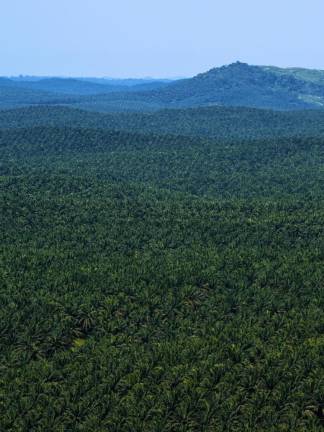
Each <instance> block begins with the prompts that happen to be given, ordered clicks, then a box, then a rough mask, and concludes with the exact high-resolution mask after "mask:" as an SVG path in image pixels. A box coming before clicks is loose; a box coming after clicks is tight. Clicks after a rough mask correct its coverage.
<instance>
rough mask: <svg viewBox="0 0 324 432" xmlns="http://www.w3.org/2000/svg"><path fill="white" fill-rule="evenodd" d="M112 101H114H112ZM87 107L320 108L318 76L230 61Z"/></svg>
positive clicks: (323, 99) (322, 90)
mask: <svg viewBox="0 0 324 432" xmlns="http://www.w3.org/2000/svg"><path fill="white" fill-rule="evenodd" d="M113 102H114V103H113ZM82 104H84V106H86V107H87V108H92V109H95V107H97V109H98V108H100V109H102V110H104V109H105V107H106V109H108V108H109V109H112V107H115V108H116V109H117V108H118V107H119V109H138V110H141V109H145V108H146V109H148V108H151V109H156V107H157V106H160V107H161V106H163V107H194V106H210V105H222V106H249V107H256V108H271V109H277V110H296V109H305V108H308V109H309V108H317V109H318V108H323V107H324V86H323V81H322V80H321V79H315V78H313V79H312V80H311V79H309V78H303V75H302V74H301V73H300V74H296V73H295V72H294V71H292V70H286V73H278V70H277V69H274V68H266V67H262V66H250V65H248V64H245V63H240V62H237V63H233V64H231V65H228V66H223V67H220V68H214V69H211V70H210V71H208V72H206V73H202V74H199V75H197V76H195V77H193V78H190V79H185V80H179V81H176V82H174V83H171V84H169V85H167V86H165V87H163V88H161V89H158V90H155V91H151V92H146V93H145V94H143V93H140V92H139V93H135V94H132V95H130V94H127V93H124V94H113V95H111V96H105V97H100V96H99V97H98V98H97V99H94V98H90V99H86V98H85V99H83V101H82Z"/></svg>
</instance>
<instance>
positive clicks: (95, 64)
mask: <svg viewBox="0 0 324 432" xmlns="http://www.w3.org/2000/svg"><path fill="white" fill-rule="evenodd" d="M323 18H324V0H1V13H0V75H9V76H10V75H20V74H22V75H42V76H45V75H46V76H48V75H57V76H98V77H102V76H108V77H121V78H126V77H148V76H151V77H160V78H161V77H165V78H167V77H189V76H193V75H195V74H197V73H199V72H204V71H206V70H208V69H210V68H212V67H217V66H221V65H223V64H229V63H232V62H234V61H237V60H239V61H242V62H246V63H250V64H259V65H277V66H300V67H308V68H317V69H324V25H323Z"/></svg>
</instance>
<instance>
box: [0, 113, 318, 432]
mask: <svg viewBox="0 0 324 432" xmlns="http://www.w3.org/2000/svg"><path fill="white" fill-rule="evenodd" d="M23 111H24V116H25V117H24V118H25V120H26V122H27V120H28V122H30V123H29V124H26V123H25V124H20V126H23V127H17V126H18V125H15V124H14V121H15V120H14V119H15V118H19V116H21V115H22V111H17V112H16V113H15V112H13V111H12V112H10V113H9V112H7V113H3V114H1V115H0V122H1V123H0V124H1V126H2V129H1V130H0V158H1V160H0V226H1V228H2V230H1V232H2V239H1V243H0V303H1V305H2V307H1V308H0V348H1V349H0V361H1V362H0V369H1V374H0V430H1V431H2V430H3V431H14V432H16V431H17V432H18V431H19V432H20V431H23V432H25V431H37V432H41V431H55V432H61V431H80V432H81V431H98V432H102V431H116V432H117V431H118V432H123V431H125V432H135V431H138V432H145V431H147V432H151V431H170V432H171V431H174V432H178V431H186V432H187V431H210V432H215V431H220V432H221V431H251V432H252V431H253V432H254V431H273V432H274V431H306V430H307V431H308V430H309V431H321V430H323V428H324V361H323V358H324V357H323V355H324V291H323V283H324V266H323V263H324V240H323V239H324V193H323V190H324V189H323V183H324V173H323V161H324V139H323V135H322V130H321V127H316V125H318V121H317V120H318V119H319V117H317V116H318V113H315V112H314V113H304V114H303V113H299V114H298V117H297V118H298V119H299V121H297V120H296V121H295V123H294V122H293V120H292V119H293V118H294V117H293V116H294V115H297V114H296V113H294V114H293V113H289V116H291V117H290V120H289V121H290V126H289V128H288V126H287V128H286V129H285V127H284V126H280V127H279V126H278V128H277V129H276V133H275V134H274V136H273V137H271V136H270V134H267V133H264V137H262V136H260V135H261V134H258V133H257V132H256V133H255V136H253V137H252V136H251V133H250V131H252V127H250V126H249V128H246V123H244V122H243V123H244V127H243V126H242V128H241V130H240V133H236V135H235V136H230V135H226V133H225V131H221V130H220V131H219V135H218V137H215V134H213V133H212V134H205V135H204V136H201V137H200V136H197V135H199V133H188V135H189V136H185V135H187V134H186V133H184V134H179V133H176V131H175V130H173V131H170V130H168V131H166V130H165V129H163V128H162V131H160V133H159V130H158V127H157V126H156V125H155V127H154V131H150V130H149V128H146V127H143V130H142V133H141V132H140V128H139V126H138V128H135V129H136V132H135V131H131V130H128V131H126V130H125V129H126V127H123V128H122V127H121V128H120V129H123V130H117V129H118V128H117V127H116V128H113V129H116V130H110V129H109V127H108V123H107V124H106V125H105V127H100V124H97V125H95V124H94V123H92V124H91V125H89V124H85V125H83V126H82V125H80V124H79V123H78V122H73V121H72V120H69V124H63V123H61V121H62V119H63V117H64V116H63V115H61V114H60V113H58V112H57V113H56V119H58V120H59V122H53V121H52V120H53V117H51V116H47V114H48V113H49V112H50V111H51V110H50V109H48V108H44V109H43V110H39V111H38V113H40V112H43V115H44V117H39V116H37V115H36V114H35V112H36V111H37V110H36V111H35V110H31V111H29V110H28V113H27V114H26V111H25V110H23ZM198 111H199V110H198ZM63 112H64V113H65V114H67V113H71V116H72V117H73V115H76V116H77V115H79V114H80V113H79V114H78V112H75V113H73V112H72V111H71V110H67V109H63ZM240 112H241V113H242V112H243V111H240V110H239V109H238V110H237V111H234V113H235V120H233V125H234V124H235V125H237V118H238V117H239V115H240ZM2 115H3V116H7V117H2ZM159 115H160V116H162V117H160V120H159V121H161V123H162V120H161V118H163V116H165V117H167V116H168V115H169V113H168V112H164V113H160V114H159ZM170 115H171V114H170ZM190 115H192V116H193V117H192V121H190ZM196 115H197V112H196V111H195V110H193V111H189V112H186V113H183V114H181V116H182V118H183V119H187V120H186V121H187V122H188V124H191V125H193V126H192V127H197V125H198V121H197V118H196ZM200 115H201V113H200ZM242 115H243V114H242ZM251 115H253V111H252V113H251ZM263 115H265V112H261V113H255V117H254V118H256V117H257V116H261V117H262V116H263ZM268 115H269V116H270V115H271V114H270V112H269V113H268ZM273 115H274V117H276V114H273ZM278 115H279V114H278ZM280 115H281V114H280ZM285 115H288V114H285ZM312 115H313V116H314V118H313V117H312ZM8 116H10V118H11V119H12V123H10V122H9V120H8V127H7V128H6V127H5V122H4V120H3V119H4V118H7V119H9V117H8ZM98 116H99V115H98ZM125 116H126V115H125ZM303 116H304V117H303ZM72 117H71V118H72ZM144 117H145V116H144ZM144 117H143V118H144ZM165 117H164V118H165ZM247 117H249V116H247ZM243 118H244V117H243ZM33 119H34V120H33ZM118 119H119V120H118V121H121V120H120V118H119V117H118ZM301 119H304V123H303V122H302V121H301ZM307 119H310V120H307ZM251 121H252V120H251ZM9 123H10V124H9ZM67 123H68V122H67ZM98 123H99V121H98ZM164 124H167V123H164ZM210 124H211V123H210ZM280 124H281V125H283V123H280ZM302 124H303V125H304V126H305V127H304V126H303V130H302V131H301V125H302ZM195 125H196V126H195ZM9 126H10V127H9ZM14 126H16V127H14ZM224 127H225V126H224ZM228 127H230V123H228ZM236 127H237V130H238V129H239V128H238V126H236ZM181 128H182V125H181V124H178V129H179V132H180V130H181ZM186 128H187V126H186V124H185V120H184V123H183V129H184V130H186ZM188 128H189V126H188ZM129 129H130V128H129ZM196 130H197V129H196ZM280 131H282V132H280ZM288 131H289V132H288ZM152 132H154V134H153V133H152Z"/></svg>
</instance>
